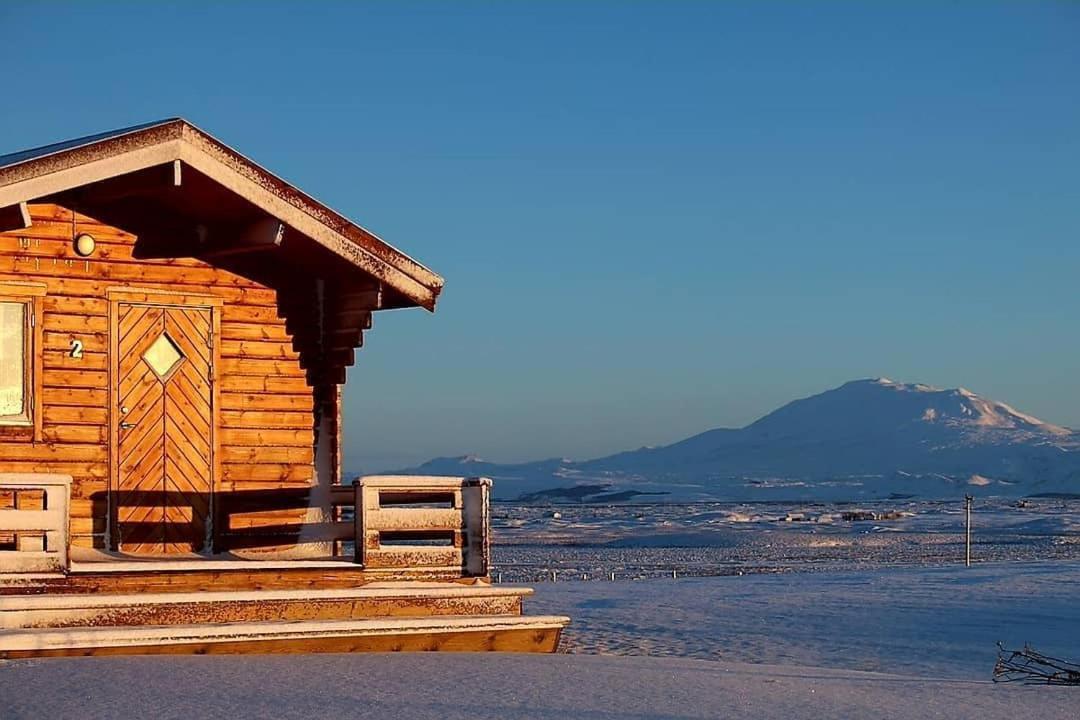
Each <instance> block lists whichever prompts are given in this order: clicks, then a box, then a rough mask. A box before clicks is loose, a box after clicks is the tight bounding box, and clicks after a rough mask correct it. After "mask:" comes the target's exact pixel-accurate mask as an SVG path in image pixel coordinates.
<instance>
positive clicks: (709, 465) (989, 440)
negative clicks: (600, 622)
mask: <svg viewBox="0 0 1080 720" xmlns="http://www.w3.org/2000/svg"><path fill="white" fill-rule="evenodd" d="M400 472H409V473H424V474H444V475H485V476H489V477H493V478H495V480H496V483H495V491H496V497H498V498H504V499H510V498H515V497H518V496H523V495H524V496H528V495H530V494H535V493H540V497H549V498H564V499H585V498H588V499H599V500H620V499H628V498H630V497H633V496H635V494H636V493H664V494H665V495H667V496H668V498H670V499H730V500H742V499H748V500H749V499H754V500H762V499H778V500H780V499H785V500H786V499H799V498H803V499H834V500H839V499H853V500H854V499H870V498H877V497H889V496H894V495H913V496H916V497H954V496H956V495H957V494H958V493H966V492H978V493H980V494H997V495H1028V494H1037V493H1078V494H1080V433H1076V432H1074V431H1072V430H1070V429H1068V428H1064V427H1059V426H1057V425H1051V424H1049V423H1045V422H1043V421H1041V420H1039V419H1038V418H1035V417H1032V416H1030V415H1026V414H1024V413H1022V412H1019V411H1017V410H1015V409H1013V408H1011V407H1009V406H1008V405H1005V404H1004V403H999V402H995V401H993V400H989V399H987V398H983V397H980V396H978V395H976V394H975V393H973V392H971V391H969V390H965V389H963V388H959V389H952V390H942V389H938V388H934V387H930V386H928V385H919V384H905V383H898V382H893V381H892V380H888V379H886V378H877V379H872V380H856V381H854V382H849V383H846V384H845V385H842V386H840V387H838V388H835V389H833V390H829V391H827V392H824V393H821V394H819V395H814V396H812V397H809V398H804V399H801V400H795V401H794V402H791V403H788V404H787V405H785V406H783V407H781V408H780V409H778V410H776V411H774V412H772V413H770V414H768V415H766V416H765V417H763V418H761V419H760V420H758V421H756V422H754V423H752V424H750V425H748V426H746V427H744V428H741V429H723V428H722V429H716V430H709V431H707V432H704V433H701V434H700V435H695V436H693V437H690V438H687V439H685V440H682V441H680V442H677V443H674V444H672V445H667V446H663V447H655V448H642V449H640V450H633V451H629V452H623V453H618V454H616V455H611V456H609V457H604V458H598V459H595V460H586V461H570V460H566V459H551V460H542V461H539V462H531V463H522V464H515V465H500V464H494V463H488V462H485V461H483V460H481V459H479V458H476V457H472V456H466V457H462V458H438V459H435V460H432V461H430V462H428V463H425V464H424V465H422V466H420V467H418V468H411V469H409V470H407V471H400Z"/></svg>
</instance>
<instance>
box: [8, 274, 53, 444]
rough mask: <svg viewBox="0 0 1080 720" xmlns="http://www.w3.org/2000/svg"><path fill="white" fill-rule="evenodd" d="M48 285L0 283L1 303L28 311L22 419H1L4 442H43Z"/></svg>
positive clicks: (16, 417) (24, 328)
mask: <svg viewBox="0 0 1080 720" xmlns="http://www.w3.org/2000/svg"><path fill="white" fill-rule="evenodd" d="M45 292H46V285H45V283H36V282H15V281H0V302H6V303H19V304H21V305H23V306H24V307H25V308H26V313H25V315H24V320H23V343H24V345H23V392H24V393H25V395H24V400H23V406H24V408H25V412H24V413H23V414H22V415H19V416H7V417H0V442H2V441H6V440H16V441H25V442H40V441H41V424H42V422H41V420H42V401H41V388H42V364H43V363H42V356H43V354H44V349H45V348H44V344H43V341H42V338H43V337H44V333H43V332H42V324H43V323H42V320H43V317H42V315H43V313H42V298H43V297H44V296H45Z"/></svg>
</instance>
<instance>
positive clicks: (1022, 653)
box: [994, 643, 1080, 685]
mask: <svg viewBox="0 0 1080 720" xmlns="http://www.w3.org/2000/svg"><path fill="white" fill-rule="evenodd" d="M994 682H1019V683H1023V684H1025V685H1034V684H1045V685H1080V665H1078V664H1076V663H1071V662H1068V661H1065V660H1061V659H1059V658H1053V657H1050V656H1048V655H1043V654H1042V653H1040V652H1038V651H1037V650H1035V649H1034V648H1032V647H1031V646H1030V645H1024V649H1023V650H1006V649H1005V647H1004V646H1003V645H1002V644H1001V643H998V659H997V662H996V663H995V664H994Z"/></svg>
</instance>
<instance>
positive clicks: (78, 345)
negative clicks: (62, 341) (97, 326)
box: [71, 340, 82, 360]
mask: <svg viewBox="0 0 1080 720" xmlns="http://www.w3.org/2000/svg"><path fill="white" fill-rule="evenodd" d="M71 357H73V358H75V359H76V360H81V359H82V340H72V341H71Z"/></svg>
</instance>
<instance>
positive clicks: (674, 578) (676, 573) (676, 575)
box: [671, 568, 679, 580]
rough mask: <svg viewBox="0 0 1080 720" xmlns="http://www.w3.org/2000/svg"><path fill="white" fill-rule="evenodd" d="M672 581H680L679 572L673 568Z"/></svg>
mask: <svg viewBox="0 0 1080 720" xmlns="http://www.w3.org/2000/svg"><path fill="white" fill-rule="evenodd" d="M671 579H672V580H678V579H679V571H678V570H676V569H675V568H671Z"/></svg>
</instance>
